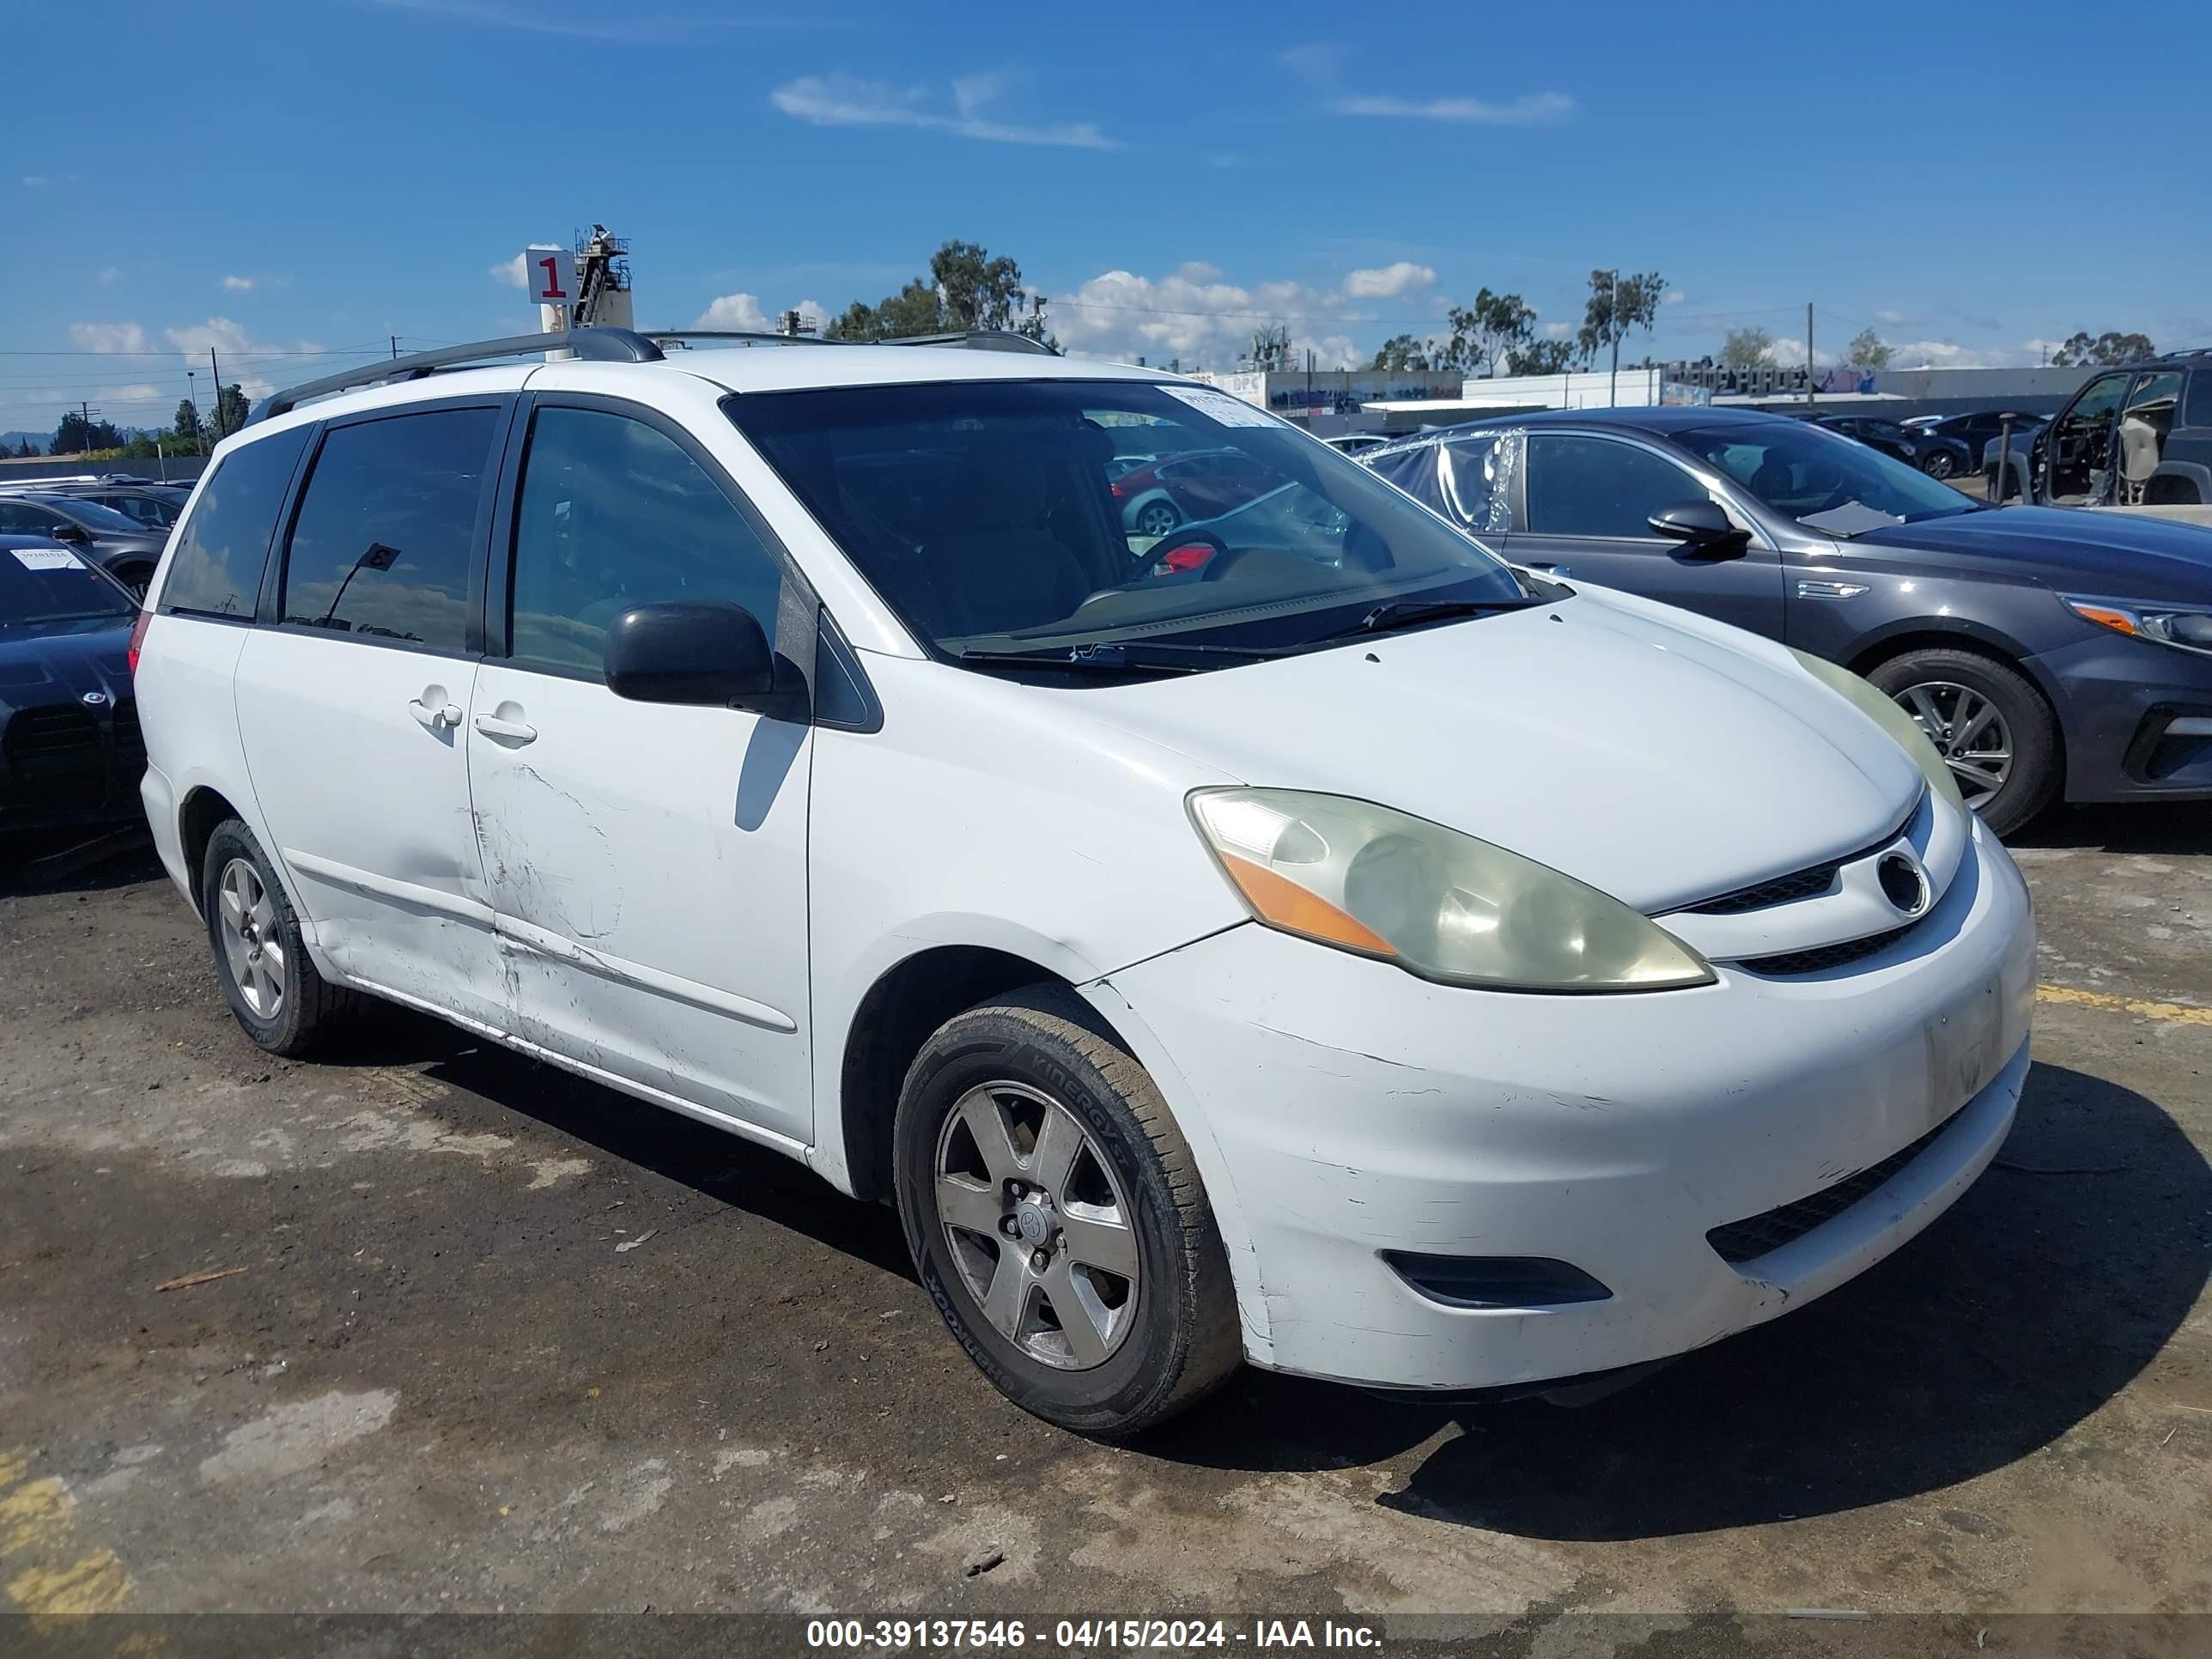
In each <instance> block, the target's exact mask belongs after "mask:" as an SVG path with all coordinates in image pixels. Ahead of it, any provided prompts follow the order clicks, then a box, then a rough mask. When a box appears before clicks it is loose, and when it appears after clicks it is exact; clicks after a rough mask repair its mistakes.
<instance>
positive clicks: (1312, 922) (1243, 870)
mask: <svg viewBox="0 0 2212 1659" xmlns="http://www.w3.org/2000/svg"><path fill="white" fill-rule="evenodd" d="M1221 866H1222V868H1223V869H1225V870H1226V871H1228V872H1229V878H1230V880H1231V881H1233V882H1235V883H1236V884H1237V890H1238V891H1239V892H1241V893H1243V895H1244V899H1245V902H1247V903H1249V905H1250V906H1251V907H1252V908H1253V910H1254V912H1255V914H1256V915H1258V916H1259V917H1260V919H1261V921H1266V922H1269V923H1272V924H1273V926H1275V927H1280V928H1282V929H1283V930H1284V931H1285V932H1286V933H1304V935H1305V936H1306V937H1307V938H1309V939H1322V940H1325V941H1326V942H1327V943H1328V944H1330V945H1342V946H1343V947H1344V948H1345V949H1346V950H1347V951H1364V952H1365V953H1366V954H1367V955H1369V956H1374V957H1394V956H1395V955H1397V954H1398V952H1397V951H1396V950H1395V948H1394V947H1393V946H1392V945H1391V943H1390V941H1389V939H1384V938H1383V936H1382V935H1381V934H1380V933H1376V931H1375V930H1374V929H1373V928H1371V927H1364V926H1363V925H1362V924H1361V923H1360V922H1359V921H1358V919H1356V918H1355V917H1352V916H1350V915H1346V914H1345V912H1343V911H1341V910H1340V909H1338V908H1336V906H1334V904H1331V903H1330V902H1328V900H1327V899H1324V898H1317V897H1316V896H1314V895H1313V894H1311V893H1309V892H1308V891H1306V890H1305V889H1304V888H1303V887H1301V886H1299V885H1298V884H1297V883H1296V882H1294V881H1286V880H1285V879H1284V878H1282V877H1280V876H1279V875H1277V874H1276V873H1275V872H1273V870H1263V869H1261V867H1260V866H1258V865H1256V864H1255V863H1253V862H1252V860H1249V859H1240V858H1238V857H1237V855H1236V854H1234V853H1224V854H1221Z"/></svg>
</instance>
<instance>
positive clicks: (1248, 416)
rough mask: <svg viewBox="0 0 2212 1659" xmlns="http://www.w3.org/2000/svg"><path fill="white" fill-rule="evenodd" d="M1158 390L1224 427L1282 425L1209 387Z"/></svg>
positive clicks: (1263, 412) (1259, 410) (1264, 411)
mask: <svg viewBox="0 0 2212 1659" xmlns="http://www.w3.org/2000/svg"><path fill="white" fill-rule="evenodd" d="M1160 390H1161V391H1163V392H1166V393H1167V394H1168V396H1169V397H1170V398H1176V399H1178V400H1179V401H1181V402H1182V403H1186V404H1189V405H1190V406H1191V407H1192V408H1193V409H1194V410H1197V411H1198V412H1199V413H1200V414H1201V415H1211V416H1213V418H1214V419H1215V420H1217V421H1218V422H1221V424H1222V425H1224V426H1280V425H1282V424H1283V423H1282V422H1280V421H1278V420H1277V419H1276V418H1275V417H1274V416H1272V415H1270V414H1269V413H1267V410H1264V409H1256V408H1255V407H1254V406H1253V405H1252V404H1248V403H1246V402H1245V401H1244V400H1243V398H1232V397H1231V396H1230V395H1229V394H1228V393H1227V392H1216V391H1215V390H1214V389H1213V388H1212V386H1162V387H1161V388H1160Z"/></svg>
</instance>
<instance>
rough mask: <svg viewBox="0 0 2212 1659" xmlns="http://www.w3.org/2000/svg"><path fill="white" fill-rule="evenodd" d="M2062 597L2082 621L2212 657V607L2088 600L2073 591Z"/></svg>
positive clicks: (2116, 600)
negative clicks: (2211, 608)
mask: <svg viewBox="0 0 2212 1659" xmlns="http://www.w3.org/2000/svg"><path fill="white" fill-rule="evenodd" d="M2058 597H2059V599H2060V600H2061V602H2063V604H2064V605H2065V606H2066V608H2067V609H2068V610H2069V611H2072V612H2073V613H2074V614H2075V616H2077V617H2081V620H2082V621H2084V622H2093V623H2096V624H2097V625H2098V626H2099V627H2100V628H2109V629H2112V631H2113V632H2114V633H2115V634H2130V635H2134V636H2135V637H2136V638H2137V639H2142V640H2153V641H2156V642H2157V643H2159V644H2160V645H2171V646H2173V647H2176V648H2178V649H2179V650H2183V651H2198V652H2202V653H2204V654H2206V655H2207V656H2212V610H2207V609H2205V608H2204V607H2203V606H2201V605H2197V606H2177V605H2151V604H2137V603H2136V602H2134V601H2133V600H2129V599H2082V598H2081V597H2080V596H2079V595H2078V594H2073V593H2062V594H2060V595H2059V596H2058Z"/></svg>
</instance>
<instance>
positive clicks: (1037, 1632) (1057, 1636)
mask: <svg viewBox="0 0 2212 1659" xmlns="http://www.w3.org/2000/svg"><path fill="white" fill-rule="evenodd" d="M806 1645H807V1646H808V1647H809V1648H810V1649H815V1650H832V1651H834V1650H838V1649H847V1650H862V1651H866V1650H875V1651H878V1652H883V1651H890V1652H896V1651H899V1650H902V1649H909V1648H951V1649H956V1650H957V1649H962V1648H965V1649H967V1650H970V1651H975V1650H982V1651H984V1652H990V1651H993V1650H1004V1649H1008V1648H1025V1647H1030V1646H1036V1647H1040V1648H1051V1649H1054V1650H1060V1651H1062V1652H1083V1651H1087V1650H1105V1651H1109V1652H1115V1651H1118V1652H1138V1651H1160V1652H1180V1651H1185V1650H1198V1649H1205V1648H1238V1647H1242V1648H1251V1649H1260V1650H1265V1649H1281V1648H1364V1649H1367V1650H1370V1651H1371V1650H1375V1649H1378V1648H1380V1647H1381V1646H1382V1645H1383V1640H1382V1636H1381V1633H1380V1632H1377V1631H1376V1629H1375V1628H1374V1627H1373V1626H1369V1625H1360V1624H1348V1623H1347V1624H1340V1623H1338V1622H1337V1621H1336V1620H1331V1619H1322V1620H1307V1619H1254V1620H1249V1621H1231V1620H1225V1619H1061V1620H1055V1621H1054V1623H1053V1625H1052V1626H1050V1627H1049V1628H1048V1627H1047V1626H1044V1625H1043V1624H1042V1623H1039V1624H1037V1625H1036V1626H1035V1627H1032V1626H1030V1623H1029V1622H1028V1621H1027V1620H1019V1619H876V1620H865V1619H814V1620H808V1621H807V1626H806Z"/></svg>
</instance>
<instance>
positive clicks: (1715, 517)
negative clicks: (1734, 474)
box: [1644, 499, 1751, 559]
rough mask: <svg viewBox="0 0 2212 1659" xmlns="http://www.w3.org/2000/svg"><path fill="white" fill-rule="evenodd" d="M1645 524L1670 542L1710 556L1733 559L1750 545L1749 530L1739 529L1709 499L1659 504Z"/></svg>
mask: <svg viewBox="0 0 2212 1659" xmlns="http://www.w3.org/2000/svg"><path fill="white" fill-rule="evenodd" d="M1644 522H1645V523H1647V524H1649V525H1650V526H1651V528H1652V529H1653V530H1654V531H1656V532H1658V533H1659V534H1660V535H1662V536H1664V537H1666V538H1668V539H1669V540H1670V541H1677V542H1680V543H1681V544H1682V550H1683V551H1684V552H1686V553H1697V554H1702V555H1703V556H1705V557H1707V558H1711V559H1732V558H1735V557H1737V556H1739V555H1741V553H1742V552H1743V551H1744V550H1745V549H1747V548H1748V547H1749V546H1750V545H1751V532H1749V531H1748V530H1744V529H1741V528H1740V527H1739V526H1737V525H1736V524H1735V521H1734V520H1731V519H1730V518H1729V515H1728V514H1727V513H1724V512H1723V511H1722V510H1721V506H1720V503H1719V502H1717V501H1712V500H1710V499H1708V500H1705V501H1676V502H1675V503H1674V505H1673V506H1671V507H1661V508H1660V509H1659V510H1658V511H1657V512H1656V513H1653V514H1652V515H1651V516H1650V518H1649V519H1647V520H1645V521H1644Z"/></svg>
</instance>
